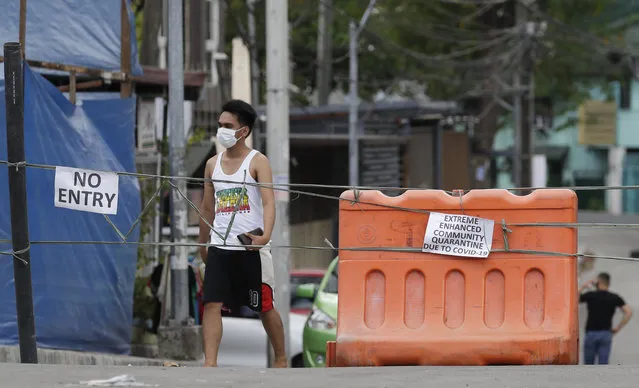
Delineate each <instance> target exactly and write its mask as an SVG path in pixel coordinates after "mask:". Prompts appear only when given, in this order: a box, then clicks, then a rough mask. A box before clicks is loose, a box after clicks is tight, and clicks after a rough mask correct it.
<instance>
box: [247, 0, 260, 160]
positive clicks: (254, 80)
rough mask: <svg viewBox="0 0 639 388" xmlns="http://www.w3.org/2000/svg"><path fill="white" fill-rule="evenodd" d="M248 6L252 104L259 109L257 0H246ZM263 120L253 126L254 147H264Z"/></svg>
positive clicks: (257, 148) (257, 121) (258, 148)
mask: <svg viewBox="0 0 639 388" xmlns="http://www.w3.org/2000/svg"><path fill="white" fill-rule="evenodd" d="M246 7H247V8H248V34H249V52H250V53H251V104H252V105H253V106H254V107H255V108H256V109H257V106H258V105H259V104H260V65H259V62H258V61H257V44H256V39H255V0H246ZM261 132H262V126H261V120H256V121H255V126H254V127H253V148H255V149H256V150H258V151H261V149H262V137H261Z"/></svg>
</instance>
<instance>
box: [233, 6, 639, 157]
mask: <svg viewBox="0 0 639 388" xmlns="http://www.w3.org/2000/svg"><path fill="white" fill-rule="evenodd" d="M319 1H322V0H314V1H313V0H290V1H289V15H290V21H291V23H292V27H291V42H290V48H291V52H292V57H293V58H292V59H293V61H294V63H295V70H294V80H293V81H294V83H295V84H296V85H297V86H298V87H300V88H301V89H302V90H303V91H304V92H305V95H308V94H310V93H309V92H310V91H312V90H313V88H314V86H315V85H314V83H315V77H314V73H315V71H316V63H315V58H316V51H317V48H316V42H317V18H318V6H319ZM520 1H523V0H520ZM227 2H228V3H229V5H230V8H229V10H230V12H229V18H230V19H229V20H228V23H227V26H228V28H227V37H231V36H237V35H243V33H242V21H243V20H245V17H244V15H245V14H246V7H245V6H244V4H243V3H244V1H243V0H227ZM260 3H261V6H258V7H257V8H256V9H257V15H256V20H257V31H265V29H264V28H265V25H264V7H263V3H264V1H261V2H260ZM260 3H258V5H260ZM629 3H632V2H627V1H623V0H537V2H536V7H531V8H530V9H529V12H530V19H531V20H532V21H534V22H535V23H536V24H535V25H536V26H537V27H540V28H541V29H540V28H538V29H537V30H536V33H535V35H534V36H533V37H532V38H531V39H528V40H526V27H525V26H524V25H517V24H516V23H515V9H516V2H515V0H506V1H504V2H501V3H496V2H494V1H491V2H489V1H484V2H481V1H474V2H453V1H450V0H434V1H428V2H425V1H414V0H383V1H378V4H377V6H376V8H375V12H374V13H373V15H372V16H371V18H370V19H369V23H368V24H367V26H366V28H365V31H364V32H363V34H362V36H361V39H360V42H359V47H360V57H359V61H360V63H359V70H360V75H359V77H360V85H361V86H360V97H361V98H364V99H367V98H370V97H371V96H372V95H373V94H374V93H375V92H376V91H378V90H379V89H383V88H390V89H392V88H393V86H394V85H396V82H397V81H398V80H400V79H411V80H415V81H420V82H422V83H424V84H425V85H427V92H428V95H429V96H430V97H432V98H435V99H453V100H459V101H462V100H463V99H464V98H467V97H469V96H475V97H476V100H475V103H476V105H477V112H476V113H477V114H479V115H480V117H481V118H482V121H481V122H480V124H479V126H478V127H477V128H476V134H477V139H476V140H477V142H476V149H475V151H476V152H477V153H478V154H484V155H489V154H490V152H491V151H492V144H493V138H494V134H495V132H496V131H497V129H498V127H499V117H500V116H501V115H503V114H504V112H503V108H501V106H500V105H499V104H498V103H496V100H495V98H494V96H495V95H499V94H502V93H503V91H504V84H510V83H511V80H512V74H513V71H514V70H515V69H516V68H517V66H520V65H523V64H526V62H525V61H526V60H527V58H532V62H530V65H531V66H532V70H533V72H534V74H535V78H534V80H535V89H536V93H535V94H536V95H537V96H550V97H552V99H553V102H554V110H555V112H556V113H561V112H563V111H566V110H570V109H574V108H575V107H576V105H577V104H579V103H581V102H582V101H583V100H584V99H585V98H587V96H588V92H589V90H590V89H591V88H592V87H595V86H598V87H602V88H603V89H606V87H607V86H609V82H610V81H611V80H620V79H622V78H623V67H622V66H620V65H623V64H624V63H625V59H624V58H626V55H627V53H628V51H629V50H628V49H627V48H625V46H624V45H625V41H624V36H623V32H624V31H625V30H626V29H627V28H628V26H630V25H633V24H634V23H635V22H636V20H637V18H638V17H637V15H638V14H639V13H638V11H639V6H637V5H632V4H629ZM367 4H368V0H354V1H349V2H338V1H334V2H333V8H334V26H333V49H334V51H333V58H336V59H335V60H334V67H333V74H334V79H335V84H336V85H337V84H339V83H341V84H342V85H344V87H347V80H348V57H347V53H348V22H349V20H351V19H354V20H359V19H360V17H361V13H362V12H363V10H364V9H365V8H366V5H367ZM244 31H245V29H244ZM527 41H528V42H529V44H526V43H524V42H527ZM257 45H258V48H259V53H260V59H261V61H260V62H261V65H262V68H264V54H265V36H264V34H260V35H259V37H258V42H257ZM611 52H613V53H616V54H613V55H612V57H613V59H614V56H615V55H617V56H618V58H619V59H620V61H619V64H617V65H613V64H612V63H611V61H610V59H611V54H610V53H611ZM503 98H504V99H505V100H508V99H509V98H510V96H509V95H503ZM305 102H306V101H305V98H300V99H298V100H297V101H294V102H293V103H294V104H303V103H305Z"/></svg>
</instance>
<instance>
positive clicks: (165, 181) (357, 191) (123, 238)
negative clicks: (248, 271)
mask: <svg viewBox="0 0 639 388" xmlns="http://www.w3.org/2000/svg"><path fill="white" fill-rule="evenodd" d="M2 164H4V165H7V167H9V168H10V167H15V168H16V169H17V168H19V167H29V168H35V169H46V170H55V169H56V167H57V166H53V165H46V164H37V163H27V162H17V163H9V162H7V161H6V160H0V165H2ZM95 171H99V172H110V173H115V174H117V175H119V176H128V177H137V178H141V179H154V180H160V186H159V187H158V189H157V190H156V191H155V193H154V194H153V195H152V197H151V198H150V199H148V200H147V202H146V204H145V205H144V206H143V208H142V211H141V212H140V214H139V216H138V217H137V218H136V219H135V221H134V222H133V224H132V225H131V227H130V228H129V229H128V231H127V233H126V234H125V233H123V232H122V231H121V230H120V229H119V228H118V227H117V226H116V225H115V224H114V223H113V221H112V220H111V219H110V218H109V217H108V216H107V215H104V217H105V220H106V221H107V223H109V225H111V227H112V228H113V229H114V231H115V233H116V234H117V235H118V237H119V238H120V241H46V240H42V241H31V244H50V245H88V244H96V245H114V244H121V245H129V244H130V245H139V246H164V247H173V246H192V247H226V246H229V245H227V244H208V243H192V242H184V243H178V242H134V241H128V238H129V236H130V234H131V233H132V232H133V230H134V229H135V227H136V226H137V225H138V224H139V223H140V222H141V220H142V217H143V215H144V214H145V212H146V211H147V210H148V209H149V208H151V206H152V205H153V203H154V201H155V200H156V199H157V198H159V196H160V195H161V193H162V189H164V188H166V186H167V185H168V186H169V187H170V188H171V189H175V190H177V193H178V194H179V195H180V197H182V198H183V199H184V200H185V201H186V202H187V204H188V205H189V207H191V208H192V209H193V210H194V211H195V212H196V213H197V215H198V217H199V218H200V219H201V220H203V221H204V223H205V224H206V225H207V226H208V227H209V228H210V229H211V231H213V232H214V233H216V234H217V235H218V236H219V237H220V238H221V239H222V240H223V241H226V237H227V236H228V230H227V231H226V236H225V235H222V234H221V233H219V232H218V231H216V230H214V228H213V226H212V225H211V223H210V222H209V221H208V220H207V219H206V217H204V216H203V215H202V213H201V212H200V210H199V208H198V206H196V205H195V204H194V203H193V202H192V201H191V200H190V199H189V198H188V196H187V195H186V194H185V193H183V192H182V191H181V190H180V189H179V188H178V187H177V185H176V184H175V183H174V181H175V180H186V181H187V182H191V183H199V184H202V185H203V184H205V183H207V182H210V183H213V184H215V183H216V182H219V183H241V184H242V190H245V189H246V186H256V187H266V188H272V189H273V190H276V191H286V192H289V193H290V194H297V195H306V196H311V197H315V198H322V199H330V200H338V201H347V202H349V203H351V205H353V206H355V205H368V206H375V207H381V208H387V209H392V210H399V211H406V212H412V213H417V214H430V213H432V212H431V211H428V210H424V209H415V208H407V207H402V206H394V205H388V204H381V203H375V202H368V201H362V200H361V199H360V197H361V191H362V190H388V191H397V190H423V188H409V187H374V186H343V185H327V184H310V183H287V184H283V183H253V182H247V181H246V173H245V177H244V180H243V181H242V182H237V181H230V180H217V179H205V178H193V177H185V176H166V175H157V174H144V173H133V172H125V171H101V170H95ZM294 187H301V188H320V189H342V190H352V191H353V198H352V199H347V198H342V197H338V196H334V195H328V194H320V193H314V192H310V191H303V190H297V189H293V188H294ZM544 189H568V190H574V191H579V190H585V191H589V190H636V189H639V185H632V186H575V187H573V186H564V187H553V188H546V187H540V188H534V187H520V188H508V189H505V190H509V191H532V190H544ZM467 191H468V190H454V191H446V192H447V193H448V194H450V195H453V196H457V197H459V207H460V210H461V212H462V214H465V213H466V211H465V209H464V206H463V195H464V193H465V192H467ZM236 208H237V204H236ZM235 210H237V209H235ZM234 213H235V212H234ZM515 227H551V228H573V229H579V228H601V229H610V228H613V229H614V228H625V229H636V228H639V223H637V224H635V223H627V224H625V223H624V224H622V223H579V222H575V223H566V222H537V223H507V222H506V220H505V219H502V220H501V228H502V231H503V238H504V248H505V249H493V250H491V253H497V252H508V253H522V254H532V255H544V256H563V257H588V258H593V259H596V258H598V259H609V260H623V261H633V262H634V261H639V259H637V258H632V257H619V256H602V255H586V254H580V253H562V252H545V251H531V250H517V249H511V247H510V246H509V243H508V234H512V233H513V230H512V229H511V228H515ZM10 242H11V241H10V240H2V239H0V243H10ZM324 242H325V243H326V244H327V246H305V245H282V246H279V245H270V246H271V247H272V248H281V249H302V250H329V251H335V250H344V251H368V252H380V251H387V252H388V251H390V252H413V253H418V252H419V253H421V252H422V250H421V248H413V247H337V248H336V247H335V246H334V245H333V244H332V243H331V242H330V241H329V240H328V239H324ZM247 247H248V248H261V247H263V246H257V245H255V246H254V245H251V246H247ZM27 250H28V248H27ZM20 253H23V252H22V251H20V252H0V255H10V256H13V257H15V258H16V259H18V260H21V261H23V262H24V260H22V259H21V258H20V257H18V256H17V255H19V254H20ZM24 263H25V264H26V262H24Z"/></svg>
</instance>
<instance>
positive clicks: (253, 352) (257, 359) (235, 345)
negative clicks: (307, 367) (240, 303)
mask: <svg viewBox="0 0 639 388" xmlns="http://www.w3.org/2000/svg"><path fill="white" fill-rule="evenodd" d="M306 318H307V317H306V315H302V314H296V313H290V314H289V330H290V335H289V338H290V339H289V340H290V346H289V350H290V354H289V364H290V365H291V366H292V367H293V368H301V367H303V366H304V361H303V357H302V334H303V330H304V324H305V323H306ZM267 351H268V337H267V335H266V332H265V331H264V327H263V326H262V321H260V319H259V317H258V315H257V314H255V313H253V312H252V311H250V310H248V309H243V310H241V311H240V313H239V314H237V315H233V316H231V315H230V314H229V313H227V312H226V311H224V312H223V313H222V342H221V343H220V350H219V353H218V357H217V362H218V365H220V366H252V367H260V368H266V367H267V366H268V359H267Z"/></svg>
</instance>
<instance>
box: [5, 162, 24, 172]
mask: <svg viewBox="0 0 639 388" xmlns="http://www.w3.org/2000/svg"><path fill="white" fill-rule="evenodd" d="M26 166H27V162H26V161H24V160H23V161H22V162H15V163H7V168H11V167H15V168H16V171H18V168H20V167H26Z"/></svg>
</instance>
